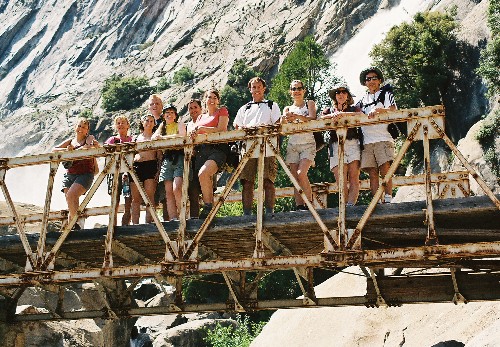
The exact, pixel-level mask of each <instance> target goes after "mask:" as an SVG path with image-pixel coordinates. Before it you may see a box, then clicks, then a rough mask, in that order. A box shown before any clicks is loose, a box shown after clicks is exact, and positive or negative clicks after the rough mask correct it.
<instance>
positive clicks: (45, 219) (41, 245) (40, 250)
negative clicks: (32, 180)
mask: <svg viewBox="0 0 500 347" xmlns="http://www.w3.org/2000/svg"><path fill="white" fill-rule="evenodd" d="M58 166H59V162H57V161H51V162H50V167H49V181H48V183H47V193H46V195H45V205H44V207H43V216H42V225H41V230H40V237H39V238H38V245H37V256H36V268H37V269H39V268H40V266H41V265H42V263H43V258H44V256H45V240H46V237H47V225H48V224H49V213H50V203H51V201H52V192H53V190H54V178H55V176H56V172H57V167H58Z"/></svg>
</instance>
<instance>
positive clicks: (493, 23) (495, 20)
mask: <svg viewBox="0 0 500 347" xmlns="http://www.w3.org/2000/svg"><path fill="white" fill-rule="evenodd" d="M488 27H489V28H490V30H491V40H490V42H489V43H488V45H487V46H486V48H485V49H484V50H482V51H481V60H480V63H479V68H478V73H479V74H480V75H481V76H482V77H483V78H484V80H485V81H486V85H487V87H488V95H489V96H493V95H495V94H498V93H500V73H498V72H499V71H500V0H490V3H489V7H488Z"/></svg>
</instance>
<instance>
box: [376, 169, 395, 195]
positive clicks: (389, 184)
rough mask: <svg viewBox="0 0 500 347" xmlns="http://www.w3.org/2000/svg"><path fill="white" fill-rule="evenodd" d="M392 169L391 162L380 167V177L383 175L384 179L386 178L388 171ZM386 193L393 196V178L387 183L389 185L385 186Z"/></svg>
mask: <svg viewBox="0 0 500 347" xmlns="http://www.w3.org/2000/svg"><path fill="white" fill-rule="evenodd" d="M390 167H391V162H389V161H387V162H385V163H383V164H382V165H380V166H379V167H378V169H379V171H380V175H382V177H385V175H386V174H387V171H389V168H390ZM385 193H386V194H389V195H391V196H392V178H391V179H390V180H389V181H387V184H386V186H385Z"/></svg>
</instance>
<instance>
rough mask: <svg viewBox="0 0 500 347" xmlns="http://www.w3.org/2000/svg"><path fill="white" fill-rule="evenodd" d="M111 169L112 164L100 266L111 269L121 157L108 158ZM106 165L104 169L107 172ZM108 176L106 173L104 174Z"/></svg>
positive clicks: (118, 197) (118, 198)
mask: <svg viewBox="0 0 500 347" xmlns="http://www.w3.org/2000/svg"><path fill="white" fill-rule="evenodd" d="M109 158H110V165H109V168H111V167H112V166H111V165H113V164H115V165H114V170H113V186H112V188H111V210H110V212H109V221H108V231H107V233H106V240H105V241H104V261H103V264H102V267H103V268H111V267H113V234H114V231H115V220H116V206H117V204H119V203H120V195H119V194H118V180H119V179H120V167H121V155H119V154H118V155H117V154H114V155H113V156H110V157H109ZM107 168H108V165H106V167H105V168H104V170H107ZM106 173H107V174H109V173H108V172H106Z"/></svg>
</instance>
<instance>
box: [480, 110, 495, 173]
mask: <svg viewBox="0 0 500 347" xmlns="http://www.w3.org/2000/svg"><path fill="white" fill-rule="evenodd" d="M498 124H500V111H496V112H494V113H491V114H490V115H489V116H488V117H486V119H485V120H484V123H483V124H482V126H481V128H480V129H479V131H478V132H477V134H476V140H477V141H478V142H479V144H480V145H481V148H482V149H483V151H484V160H485V161H486V162H487V163H488V165H489V166H490V167H491V169H492V171H493V172H494V174H495V175H496V176H497V177H498V178H500V158H498V156H497V154H496V150H495V139H496V138H497V137H498V136H500V128H499V127H498Z"/></svg>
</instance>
